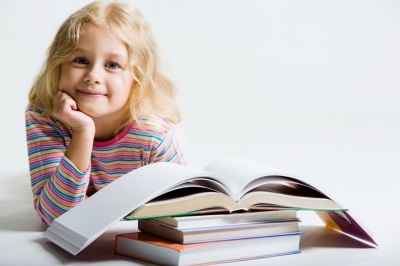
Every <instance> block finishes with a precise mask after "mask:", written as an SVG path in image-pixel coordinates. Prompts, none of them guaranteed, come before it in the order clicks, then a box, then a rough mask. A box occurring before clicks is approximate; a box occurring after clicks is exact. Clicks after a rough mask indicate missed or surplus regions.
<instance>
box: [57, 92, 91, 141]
mask: <svg viewBox="0 0 400 266" xmlns="http://www.w3.org/2000/svg"><path fill="white" fill-rule="evenodd" d="M53 101H54V108H53V112H52V115H53V116H54V117H56V118H57V119H58V120H60V121H61V122H63V123H64V124H66V125H68V126H70V127H71V128H72V131H73V132H74V133H77V132H91V133H93V135H94V131H95V126H94V121H93V119H92V118H91V117H90V116H88V115H87V114H85V113H83V112H80V111H78V106H77V105H76V102H75V101H74V99H72V98H71V97H70V96H69V95H68V94H66V93H64V92H61V91H59V92H57V94H56V95H55V96H54V100H53Z"/></svg>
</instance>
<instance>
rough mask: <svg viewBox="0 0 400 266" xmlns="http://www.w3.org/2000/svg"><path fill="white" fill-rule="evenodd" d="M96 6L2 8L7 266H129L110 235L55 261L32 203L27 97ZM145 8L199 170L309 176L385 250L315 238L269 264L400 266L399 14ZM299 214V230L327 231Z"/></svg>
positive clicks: (320, 8) (396, 6) (349, 4)
mask: <svg viewBox="0 0 400 266" xmlns="http://www.w3.org/2000/svg"><path fill="white" fill-rule="evenodd" d="M88 2H89V1H82V0H80V1H66V0H63V1H50V0H40V1H39V0H38V1H28V0H26V1H20V0H19V1H18V0H17V1H1V2H0V36H1V42H0V58H1V59H2V63H1V64H0V79H1V82H2V85H1V92H2V97H0V116H1V117H0V118H1V121H2V126H1V130H0V134H1V135H0V139H1V140H2V142H1V143H0V151H1V154H0V164H1V165H0V166H1V167H0V204H1V205H0V217H1V218H0V250H1V251H0V264H1V265H35V264H36V265H57V264H66V265H71V264H75V265H79V264H89V263H91V262H96V264H112V265H116V264H118V263H120V264H124V263H127V261H123V260H121V259H119V258H114V257H113V255H112V251H111V249H110V247H111V246H112V243H111V242H112V241H111V239H112V237H113V232H109V233H108V234H107V235H104V237H102V238H101V239H99V240H97V241H95V242H94V243H93V246H90V247H89V248H88V249H87V250H85V251H84V253H81V254H80V255H79V256H77V257H71V256H69V255H68V254H66V253H64V252H63V251H60V250H58V249H57V248H56V247H54V246H52V245H51V244H50V243H48V242H47V241H46V240H45V239H43V237H42V236H41V232H42V231H43V230H44V228H43V227H41V225H40V222H39V220H38V218H37V217H36V214H35V213H34V211H33V207H32V202H31V201H32V196H31V194H30V193H31V192H30V185H29V176H28V175H29V173H28V165H27V159H26V156H27V155H26V147H25V129H24V108H25V105H26V103H27V100H26V99H27V93H28V91H29V88H30V85H31V83H32V80H33V79H34V77H35V75H36V74H37V72H38V70H39V69H40V66H41V64H42V62H43V57H44V54H45V51H46V48H47V47H48V45H49V44H50V41H51V39H52V38H53V35H54V34H55V32H56V30H57V28H58V27H59V25H60V23H61V22H62V21H63V20H64V19H65V18H66V17H67V16H68V15H69V14H70V13H71V12H72V11H74V10H76V9H77V8H79V7H81V6H82V5H84V4H86V3H88ZM137 3H138V5H139V6H140V8H141V10H142V12H143V13H144V15H145V16H146V17H147V18H148V20H149V21H150V23H151V25H152V27H153V31H154V34H155V37H156V39H157V41H158V42H159V45H160V50H161V51H162V52H163V54H164V55H165V56H166V58H167V60H168V62H169V64H170V65H171V66H172V69H173V72H174V73H175V77H176V80H177V81H178V84H179V87H180V92H179V97H178V99H179V103H180V106H181V108H182V114H183V122H182V124H181V127H182V129H183V131H184V132H185V134H186V148H185V150H186V154H187V158H188V162H189V164H190V165H192V166H195V167H199V168H201V167H203V166H205V164H206V163H208V162H210V161H213V160H214V159H216V158H219V157H221V156H241V157H245V158H249V159H254V160H258V161H260V162H263V163H266V164H269V165H271V166H273V167H276V168H279V169H282V170H285V171H287V172H292V173H294V174H297V175H298V176H305V177H307V179H308V180H309V181H310V182H312V183H313V184H315V185H316V186H319V187H320V188H321V189H322V190H323V191H325V192H327V193H328V194H329V195H330V196H332V197H333V198H334V199H336V200H338V201H339V202H340V203H342V204H343V205H345V206H346V207H348V208H350V210H351V211H352V213H353V214H356V215H357V218H358V219H359V220H361V221H362V222H363V223H364V224H365V225H366V226H367V227H368V228H369V229H370V231H371V232H372V233H373V234H374V235H375V236H376V239H377V242H378V244H380V248H379V249H365V248H354V247H348V244H346V245H344V246H343V247H340V245H333V244H325V242H324V241H322V240H319V239H314V240H315V241H314V242H311V243H310V244H308V246H303V253H301V254H299V255H294V256H287V257H281V258H271V259H270V260H268V262H271V264H274V265H276V264H279V265H285V264H286V265H296V264H297V265H300V264H301V265H305V264H308V265H312V264H314V265H319V264H322V263H323V262H325V263H324V264H331V265H338V264H339V263H340V264H342V265H355V264H360V265H368V264H369V265H377V264H381V265H396V259H397V262H398V261H400V259H399V255H398V252H397V250H398V246H399V244H400V235H399V233H398V230H397V229H398V220H397V218H398V217H397V216H398V215H397V210H398V208H399V203H400V200H399V197H398V188H399V187H400V181H399V176H400V175H399V174H400V167H399V158H400V142H399V140H398V136H400V119H399V118H400V107H399V99H400V90H399V87H400V79H399V78H398V77H399V73H400V49H399V47H400V19H399V18H400V2H398V1H388V0H375V1H363V0H358V1H354V0H353V1H351V0H350V1H345V0H337V1H325V0H322V1H319V0H315V1H303V0H293V1H278V0H276V1H255V0H243V1H239V0H219V1H211V0H203V1H184V0H181V1H177V0H168V1H162V0H150V1H149V0H147V1H143V0H141V1H137ZM303 215H304V218H303V224H305V225H312V224H318V223H319V221H318V220H316V218H315V216H314V215H309V213H308V214H303ZM118 230H124V229H123V228H122V229H118ZM316 235H317V236H318V235H321V234H316ZM304 239H306V238H304ZM323 240H325V238H323ZM396 252H397V253H396ZM257 263H258V262H254V265H256V264H257ZM303 263H304V264H303ZM245 264H246V265H248V263H247V262H246V263H245ZM397 264H399V263H397Z"/></svg>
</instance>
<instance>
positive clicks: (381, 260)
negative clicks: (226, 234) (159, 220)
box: [0, 201, 400, 266]
mask: <svg viewBox="0 0 400 266" xmlns="http://www.w3.org/2000/svg"><path fill="white" fill-rule="evenodd" d="M4 203H5V202H4V201H2V205H3V206H5V207H6V206H9V207H7V208H2V209H4V210H5V211H2V212H1V214H0V215H1V220H0V250H1V252H0V265H42V266H45V265H92V264H93V263H94V264H95V265H149V264H145V263H142V262H139V261H134V260H131V259H126V258H124V257H121V256H118V255H115V254H114V253H113V247H114V237H115V235H116V234H118V233H126V232H132V231H136V230H137V222H135V221H120V222H117V223H116V224H115V225H113V226H112V227H111V228H110V229H109V230H107V232H105V233H104V234H103V235H101V236H100V237H99V238H98V239H96V240H95V241H94V242H93V243H92V244H90V245H89V246H88V247H87V248H86V249H84V250H83V251H81V252H80V253H79V254H78V255H76V256H73V255H71V254H69V253H68V252H66V251H65V250H63V249H61V248H59V247H58V246H56V245H55V244H53V243H52V242H50V241H48V240H47V239H46V238H44V237H43V236H42V232H43V231H45V230H46V227H45V226H43V225H41V224H40V222H39V219H38V218H37V217H36V214H35V213H34V212H33V211H32V210H31V209H32V207H31V203H29V202H21V201H17V202H16V204H14V205H12V204H11V205H8V204H4ZM300 228H301V231H303V232H304V235H303V236H302V238H301V242H300V249H301V253H300V254H295V255H288V256H281V257H272V258H266V259H262V260H252V261H244V262H235V263H230V264H229V265H265V264H267V263H268V264H271V265H400V252H399V251H400V249H399V244H400V235H399V234H394V233H391V232H384V231H382V232H375V234H374V238H375V240H376V241H377V243H378V244H379V247H378V248H371V247H368V246H366V245H364V244H362V243H360V242H357V241H355V240H353V239H351V238H349V237H347V236H345V235H342V234H340V233H337V232H335V231H333V230H331V229H329V228H326V227H324V226H307V225H302V226H301V227H300Z"/></svg>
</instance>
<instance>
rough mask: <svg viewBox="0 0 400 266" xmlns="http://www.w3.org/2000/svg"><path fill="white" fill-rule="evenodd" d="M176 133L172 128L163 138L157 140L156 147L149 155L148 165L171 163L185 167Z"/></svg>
mask: <svg viewBox="0 0 400 266" xmlns="http://www.w3.org/2000/svg"><path fill="white" fill-rule="evenodd" d="M178 134H179V133H178V131H177V129H176V128H175V127H174V126H171V127H169V129H168V130H167V131H166V132H165V134H164V135H163V138H161V139H158V145H157V146H156V148H155V149H154V150H152V151H151V153H150V163H154V162H173V163H178V164H183V165H185V164H186V162H185V160H184V158H183V153H182V151H181V147H180V145H181V142H180V141H179V137H178Z"/></svg>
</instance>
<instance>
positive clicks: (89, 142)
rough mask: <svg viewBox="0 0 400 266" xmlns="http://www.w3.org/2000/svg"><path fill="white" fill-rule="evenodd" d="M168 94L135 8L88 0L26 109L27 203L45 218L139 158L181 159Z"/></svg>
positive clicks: (66, 27)
mask: <svg viewBox="0 0 400 266" xmlns="http://www.w3.org/2000/svg"><path fill="white" fill-rule="evenodd" d="M174 94H175V87H174V86H173V84H172V82H171V80H170V79H169V78H167V77H166V76H165V75H164V74H162V72H161V70H160V62H159V57H158V54H157V47H156V44H155V42H154V39H153V37H152V34H151V31H150V28H149V26H148V24H147V23H146V22H145V20H144V18H143V17H142V15H141V14H140V12H139V11H138V10H137V9H135V8H133V7H131V6H129V5H127V4H123V3H109V2H94V3H92V4H89V5H88V6H86V7H83V8H82V9H80V10H78V11H77V12H75V13H74V14H72V15H71V16H70V17H69V18H68V19H67V20H66V21H65V22H64V23H63V24H62V25H61V27H60V29H59V31H58V33H57V34H56V36H55V39H54V41H53V43H52V44H51V46H50V48H49V50H48V55H47V59H46V61H45V64H44V66H43V69H42V71H41V73H40V74H39V75H38V77H37V79H36V81H35V82H34V84H33V86H32V89H31V91H30V94H29V106H28V108H27V110H26V135H27V145H28V157H29V166H30V175H31V184H32V192H33V202H34V207H35V209H36V211H37V213H38V215H39V217H40V218H41V219H42V221H43V222H44V223H45V224H47V225H50V224H51V223H52V221H53V220H54V219H55V218H57V217H58V216H60V215H61V214H63V213H65V212H67V211H68V210H69V209H71V208H73V207H74V206H76V205H78V204H79V203H80V202H82V201H83V200H84V199H85V197H86V196H90V195H91V194H93V193H95V192H96V191H98V190H100V189H101V188H103V187H104V186H106V185H107V184H109V183H110V182H112V181H113V180H115V179H117V178H118V177H120V176H121V175H123V174H125V173H127V172H129V171H131V170H134V169H136V168H138V167H141V166H144V165H146V164H151V163H155V162H161V161H168V162H175V163H180V164H184V163H185V162H184V158H183V154H182V152H181V149H180V145H179V142H178V139H177V133H176V129H175V127H174V124H175V123H177V122H178V121H179V119H180V117H179V114H178V110H177V107H176V104H175V102H174ZM137 182H151V181H150V180H138V181H137ZM134 189H135V188H132V191H134ZM99 211H101V210H99Z"/></svg>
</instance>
